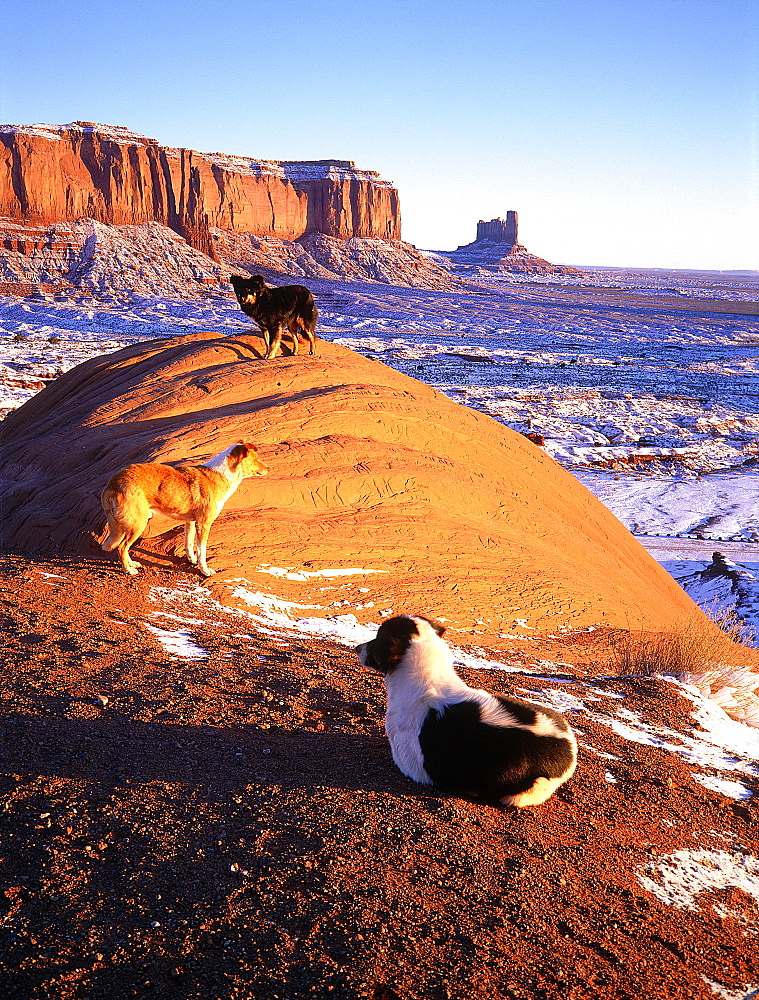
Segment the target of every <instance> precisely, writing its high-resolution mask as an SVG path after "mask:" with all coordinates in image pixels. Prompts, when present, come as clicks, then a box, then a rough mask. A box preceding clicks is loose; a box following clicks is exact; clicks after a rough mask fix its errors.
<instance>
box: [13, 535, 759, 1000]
mask: <svg viewBox="0 0 759 1000" xmlns="http://www.w3.org/2000/svg"><path fill="white" fill-rule="evenodd" d="M176 580H177V573H176V572H173V571H157V570H150V571H147V572H146V574H145V575H144V576H143V577H142V578H140V579H139V580H137V581H130V580H127V579H126V578H125V577H124V576H123V575H121V573H120V572H119V571H117V569H116V568H115V567H114V566H112V565H109V564H107V563H102V562H88V561H87V560H84V559H80V558H79V557H60V558H58V559H42V558H40V557H28V558H23V557H21V556H18V555H9V556H6V557H5V559H4V560H3V571H2V575H1V576H0V586H1V587H2V591H1V592H0V599H1V601H2V614H3V628H4V633H5V641H4V665H5V669H4V670H3V671H2V674H0V698H2V701H3V713H2V724H1V728H2V737H3V739H2V771H1V772H0V783H1V786H2V811H1V812H0V850H1V851H2V860H3V868H2V871H3V900H4V905H5V918H4V921H3V928H2V953H1V956H2V958H1V961H2V964H1V965H0V993H1V994H2V996H4V997H8V998H14V1000H42V998H45V1000H47V998H56V1000H59V998H60V1000H64V998H76V1000H89V998H98V1000H101V998H102V1000H106V998H107V1000H113V998H115V997H119V998H121V997H147V996H150V997H165V998H203V1000H211V998H214V1000H219V998H256V1000H257V998H261V1000H264V998H265V1000H269V998H282V1000H295V998H301V997H314V996H317V997H322V996H334V997H340V998H372V1000H396V998H402V1000H428V998H429V1000H439V998H464V997H466V998H470V997H482V998H485V997H487V998H501V997H504V998H505V997H519V998H546V1000H553V998H556V1000H559V998H562V1000H564V998H576V1000H584V998H598V997H604V998H623V997H624V998H628V997H629V998H632V997H636V998H639V997H641V996H648V997H656V998H661V1000H665V998H672V1000H674V998H677V1000H684V998H686V1000H688V998H694V1000H695V998H701V1000H705V998H708V997H713V996H715V995H717V994H716V993H715V990H716V989H717V987H716V986H714V987H712V986H709V985H708V982H711V983H714V984H721V986H723V987H727V988H729V989H730V990H732V991H733V992H732V993H730V995H731V996H733V995H735V996H744V995H746V994H747V993H748V990H749V988H750V987H751V985H752V984H754V985H756V981H757V978H758V977H757V969H759V939H758V938H757V928H758V927H759V919H758V918H759V913H758V912H757V895H759V894H758V893H755V891H754V889H753V888H752V887H753V885H754V883H753V882H751V879H750V878H749V881H748V882H745V881H744V882H741V881H740V879H736V878H733V880H732V883H731V881H730V878H728V879H727V880H726V881H725V880H723V882H724V884H723V885H722V886H721V887H720V886H719V885H718V884H717V887H716V888H714V887H712V888H711V889H709V888H708V886H707V887H702V888H703V891H702V892H700V894H695V893H694V895H693V896H692V898H691V899H690V901H688V899H687V898H686V901H685V903H683V902H682V900H681V901H680V907H678V906H676V905H673V903H672V901H671V900H670V902H664V901H662V899H660V898H658V896H657V894H656V892H654V891H652V889H651V885H654V884H656V885H659V886H660V887H664V888H666V883H667V879H666V875H665V874H664V873H665V872H666V870H667V868H666V866H667V864H668V863H670V862H671V856H672V855H673V853H674V852H675V851H690V852H691V855H693V852H694V851H696V852H698V851H706V852H711V856H712V857H713V858H717V860H718V861H719V859H722V861H720V863H722V862H725V859H732V862H733V863H739V861H740V859H741V858H743V859H744V860H743V862H742V863H743V865H744V869H745V871H746V872H747V873H748V875H751V873H752V872H753V869H751V868H750V865H751V863H752V862H751V858H752V857H753V858H756V857H757V856H759V842H758V840H759V838H758V837H757V819H759V812H758V811H757V799H756V797H755V796H754V797H751V798H747V799H745V801H742V802H739V801H735V800H733V799H730V798H728V797H726V796H725V795H723V794H720V793H718V792H715V791H710V790H709V789H707V788H705V787H704V786H703V785H702V784H700V783H699V782H697V781H696V780H695V779H694V766H693V765H692V764H691V763H688V762H686V760H685V759H684V758H683V756H682V755H680V754H678V753H672V752H670V751H669V750H667V749H666V748H665V747H664V746H658V747H657V746H650V745H644V744H642V743H638V742H633V741H630V740H628V739H625V738H624V737H622V736H620V735H618V734H617V733H616V732H615V731H614V729H612V728H610V726H609V725H608V724H605V722H607V721H608V719H610V718H611V717H612V715H614V713H616V712H617V710H618V706H619V704H620V702H621V699H624V705H625V707H626V710H627V711H628V712H634V713H639V714H640V715H641V716H642V717H644V718H645V719H646V723H647V724H648V725H650V726H653V727H660V729H666V730H669V731H671V732H673V733H674V732H675V731H682V730H683V729H689V728H690V727H692V721H691V720H690V714H691V710H692V705H691V704H690V703H689V702H687V701H686V700H684V699H683V698H682V697H681V695H680V694H679V693H678V691H677V689H676V688H674V687H673V686H672V685H669V684H667V683H665V682H663V681H660V680H655V679H645V678H608V677H607V678H602V679H595V680H591V679H589V678H587V677H585V679H582V678H579V677H578V675H580V674H586V673H587V666H588V665H587V663H586V664H585V665H584V666H583V665H582V664H579V665H578V667H577V668H575V667H574V666H573V665H572V664H570V663H568V662H566V661H565V662H564V663H563V664H562V665H561V667H558V668H556V670H557V672H556V673H554V674H550V675H549V674H543V675H535V674H534V673H532V674H529V673H524V674H520V673H515V674H509V673H506V672H503V671H500V672H499V671H488V672H486V673H485V674H484V675H483V672H482V671H469V672H467V671H465V672H464V674H465V676H466V677H467V679H468V680H469V681H470V683H477V684H479V685H481V684H483V683H485V684H487V685H488V686H490V687H491V688H492V689H493V690H497V691H502V692H508V693H517V694H522V695H523V696H524V695H525V692H527V696H531V693H532V694H534V695H535V696H536V697H538V698H542V699H543V700H545V698H546V691H553V692H555V694H556V697H558V696H559V692H564V697H566V698H568V699H570V703H571V698H572V697H574V698H576V699H579V700H578V701H577V705H578V706H580V707H579V708H578V710H577V711H570V712H569V719H570V721H571V722H572V724H573V725H574V726H575V728H576V729H577V731H578V733H579V734H580V736H579V738H580V742H581V748H582V750H581V752H582V756H581V760H580V765H579V768H578V771H577V773H576V775H575V777H574V778H573V779H572V780H571V782H570V783H569V784H568V785H566V786H565V787H564V788H563V789H561V790H560V792H559V794H558V795H557V796H555V798H554V799H553V800H551V801H550V802H549V803H547V804H546V805H544V806H542V807H540V808H538V809H535V810H531V811H521V812H507V811H503V810H500V809H495V808H492V807H490V806H485V805H482V804H477V803H474V802H469V801H465V800H461V799H454V798H446V797H443V796H440V795H438V794H436V793H435V792H434V791H433V790H432V789H427V788H425V787H422V786H419V785H415V784H413V783H412V782H411V781H409V780H408V779H406V778H404V777H403V776H402V775H401V774H400V773H399V772H397V771H396V769H395V768H394V766H393V764H392V761H391V758H390V754H389V750H388V746H387V743H386V740H385V738H384V734H383V732H382V715H383V688H382V685H381V682H380V681H379V679H378V678H377V677H375V676H373V675H369V674H367V673H366V672H365V671H364V670H363V669H362V668H361V667H360V666H359V665H358V663H357V661H356V659H355V657H354V656H353V654H352V653H351V652H350V651H349V650H347V649H344V648H340V647H338V646H334V645H331V644H329V643H327V642H325V641H315V640H299V639H292V638H291V639H284V638H280V637H277V636H276V635H268V636H266V635H262V634H259V633H256V632H255V631H254V630H252V629H251V628H250V627H249V625H247V624H246V623H244V622H241V620H240V619H239V618H230V619H229V620H228V621H224V620H221V619H219V620H217V621H210V620H209V621H199V622H198V623H197V625H196V626H195V628H194V634H195V636H196V638H197V639H198V641H199V642H200V644H201V645H202V648H203V649H205V650H206V651H207V653H208V656H207V657H206V658H205V659H198V660H189V659H183V658H181V657H179V656H177V655H172V654H170V653H168V652H166V651H165V650H164V649H163V647H162V646H161V644H160V643H159V642H158V641H157V639H156V637H155V635H154V634H153V633H151V632H150V631H149V629H148V628H147V627H146V623H148V622H149V621H152V622H156V621H158V620H163V621H165V622H170V618H168V617H167V615H168V614H170V612H171V609H170V608H163V607H162V606H161V605H160V604H156V599H155V593H156V592H155V591H151V589H150V588H154V587H160V586H166V587H173V586H175V585H176ZM151 595H152V596H151ZM156 614H158V615H159V617H158V618H156ZM160 616H163V618H162V619H161V617H160ZM167 627H168V625H167ZM559 671H560V672H559ZM583 699H584V700H585V701H584V702H583ZM591 699H593V710H592V712H591V711H588V710H587V709H583V708H582V705H583V704H584V703H588V702H589V701H590V700H591ZM752 780H753V787H754V789H756V784H757V781H756V779H749V781H748V784H749V786H751V785H752ZM691 855H689V856H691ZM668 858H670V862H668V861H667V859H668ZM746 859H748V860H746ZM725 863H727V862H725ZM694 864H696V862H694ZM757 864H759V863H757ZM747 865H748V866H749V867H748V868H747V867H746V866H747ZM696 867H698V866H697V864H696ZM757 874H759V872H757V873H754V876H753V877H754V878H755V877H756V875H757ZM646 877H649V878H650V879H651V880H652V882H651V883H650V884H647V883H645V878H646ZM647 885H648V887H647ZM741 885H743V888H741V887H740V886H741ZM752 893H753V895H752ZM660 895H661V894H660ZM707 981H708V982H707ZM736 991H737V992H736ZM724 995H727V994H724Z"/></svg>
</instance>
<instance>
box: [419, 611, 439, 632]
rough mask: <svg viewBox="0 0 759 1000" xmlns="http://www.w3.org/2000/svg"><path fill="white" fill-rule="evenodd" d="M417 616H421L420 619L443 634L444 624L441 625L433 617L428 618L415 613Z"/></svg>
mask: <svg viewBox="0 0 759 1000" xmlns="http://www.w3.org/2000/svg"><path fill="white" fill-rule="evenodd" d="M417 618H421V619H422V621H425V622H427V624H428V625H431V626H432V628H434V630H435V632H437V634H438V635H444V634H445V626H444V625H441V624H440V622H436V621H435V619H434V618H428V617H427V616H426V615H417Z"/></svg>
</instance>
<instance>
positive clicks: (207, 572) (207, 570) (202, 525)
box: [197, 517, 216, 576]
mask: <svg viewBox="0 0 759 1000" xmlns="http://www.w3.org/2000/svg"><path fill="white" fill-rule="evenodd" d="M213 522H214V518H212V517H211V518H208V519H207V520H204V521H201V522H198V523H197V532H198V542H197V548H198V568H199V569H200V572H201V573H202V574H203V576H213V574H214V573H215V572H216V570H215V569H211V567H210V566H209V565H208V563H207V562H206V546H207V545H208V533H209V531H210V530H211V525H212V524H213Z"/></svg>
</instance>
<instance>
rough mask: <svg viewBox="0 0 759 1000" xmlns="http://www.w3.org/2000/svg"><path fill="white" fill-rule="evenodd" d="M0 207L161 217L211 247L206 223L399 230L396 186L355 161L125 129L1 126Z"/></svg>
mask: <svg viewBox="0 0 759 1000" xmlns="http://www.w3.org/2000/svg"><path fill="white" fill-rule="evenodd" d="M0 216H4V217H6V218H9V219H14V220H18V221H20V222H21V221H23V222H35V223H40V222H47V223H50V222H66V221H72V220H74V219H79V218H82V217H87V218H93V219H97V220H99V221H100V222H106V223H110V224H113V225H132V224H140V223H142V222H147V221H150V220H155V221H156V222H160V223H162V224H164V225H167V226H170V227H171V228H172V229H175V230H176V231H177V232H180V233H181V234H182V235H183V236H185V237H186V238H187V239H188V241H189V242H190V243H192V244H193V245H194V246H197V247H198V249H201V250H205V251H206V252H208V251H209V248H210V239H209V237H208V227H209V226H216V227H218V228H219V229H224V230H230V231H233V232H246V233H254V234H256V235H271V236H277V237H280V238H282V239H295V238H297V237H299V236H302V235H303V233H305V232H308V231H317V232H321V233H325V234H327V235H329V236H336V237H339V238H342V239H348V238H350V237H352V236H364V237H375V236H381V237H383V238H385V239H400V207H399V203H398V193H397V191H396V190H395V189H394V188H393V187H392V185H391V184H389V183H388V182H387V181H383V180H382V179H381V178H380V177H379V175H378V174H376V173H374V172H372V171H362V170H357V169H356V167H355V164H353V163H352V162H350V161H337V160H327V161H315V162H309V163H281V162H276V161H267V160H253V159H250V158H247V157H239V156H226V155H223V154H215V153H198V152H195V151H194V150H191V149H172V148H169V147H165V146H161V145H159V144H158V143H157V142H156V141H155V140H154V139H147V138H145V137H144V136H140V135H136V134H135V133H133V132H130V131H128V130H127V129H123V128H116V127H110V126H102V125H95V124H92V123H89V122H74V123H73V124H71V125H61V126H50V125H34V126H29V127H21V126H2V127H0Z"/></svg>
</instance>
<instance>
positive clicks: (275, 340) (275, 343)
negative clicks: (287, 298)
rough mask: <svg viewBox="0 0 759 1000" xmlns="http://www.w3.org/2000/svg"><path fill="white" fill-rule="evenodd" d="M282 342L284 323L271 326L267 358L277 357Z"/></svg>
mask: <svg viewBox="0 0 759 1000" xmlns="http://www.w3.org/2000/svg"><path fill="white" fill-rule="evenodd" d="M281 343H282V324H281V323H280V324H279V326H276V327H269V350H268V351H267V352H266V357H267V358H275V357H276V356H277V351H278V350H279V346H280V344H281Z"/></svg>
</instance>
